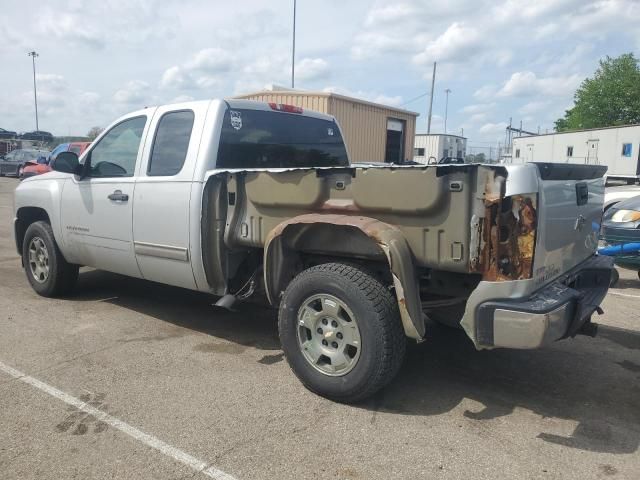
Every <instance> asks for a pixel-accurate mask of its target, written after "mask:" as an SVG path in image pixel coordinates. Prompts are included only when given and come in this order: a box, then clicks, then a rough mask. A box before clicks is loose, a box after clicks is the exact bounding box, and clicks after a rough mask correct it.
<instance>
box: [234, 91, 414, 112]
mask: <svg viewBox="0 0 640 480" xmlns="http://www.w3.org/2000/svg"><path fill="white" fill-rule="evenodd" d="M257 95H300V96H304V97H327V98H329V97H331V98H338V99H340V100H346V101H348V102H354V103H361V104H364V105H371V106H373V107H378V108H384V109H385V110H393V111H394V112H402V113H404V114H407V115H413V116H415V117H417V116H419V115H420V114H419V113H418V112H412V111H411V110H405V109H403V108H398V107H392V106H391V105H384V104H382V103H375V102H370V101H368V100H363V99H361V98H355V97H348V96H346V95H340V94H338V93H335V92H310V91H306V90H294V89H285V88H281V87H278V88H274V89H273V90H261V91H259V92H251V93H243V94H242V95H236V96H235V97H234V98H248V97H255V96H257Z"/></svg>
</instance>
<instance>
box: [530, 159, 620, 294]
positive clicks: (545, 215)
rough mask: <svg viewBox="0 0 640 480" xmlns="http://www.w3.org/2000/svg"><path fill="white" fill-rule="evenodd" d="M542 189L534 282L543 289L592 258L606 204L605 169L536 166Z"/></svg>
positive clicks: (559, 165) (558, 165)
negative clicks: (603, 208) (603, 206)
mask: <svg viewBox="0 0 640 480" xmlns="http://www.w3.org/2000/svg"><path fill="white" fill-rule="evenodd" d="M536 166H537V167H538V171H539V176H540V187H539V203H538V232H537V239H536V249H535V256H534V262H533V278H534V280H535V283H536V284H537V285H543V284H546V283H548V282H550V281H551V280H553V279H555V278H557V277H558V276H559V275H561V274H562V273H565V272H567V271H569V270H571V269H572V268H573V267H575V266H576V265H578V264H579V263H581V262H583V261H584V260H586V259H587V258H588V257H590V256H592V255H593V254H594V253H595V251H596V249H597V246H598V232H599V230H600V221H601V218H602V205H603V202H604V179H603V175H604V174H605V172H606V171H607V167H606V166H603V165H575V164H562V163H560V164H558V163H537V164H536Z"/></svg>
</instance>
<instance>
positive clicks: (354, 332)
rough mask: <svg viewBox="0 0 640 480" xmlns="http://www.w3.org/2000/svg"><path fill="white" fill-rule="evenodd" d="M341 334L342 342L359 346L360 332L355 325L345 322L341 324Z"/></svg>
mask: <svg viewBox="0 0 640 480" xmlns="http://www.w3.org/2000/svg"><path fill="white" fill-rule="evenodd" d="M351 323H352V322H351ZM342 335H343V341H344V343H346V344H347V345H353V346H354V347H357V348H360V334H359V333H358V329H357V327H356V326H355V325H351V324H347V325H346V326H343V329H342Z"/></svg>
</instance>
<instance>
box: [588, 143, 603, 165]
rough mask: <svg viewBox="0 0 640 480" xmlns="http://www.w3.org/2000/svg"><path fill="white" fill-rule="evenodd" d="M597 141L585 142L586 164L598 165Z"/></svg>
mask: <svg viewBox="0 0 640 480" xmlns="http://www.w3.org/2000/svg"><path fill="white" fill-rule="evenodd" d="M598 163H600V162H598V140H589V141H588V142H587V164H589V165H598Z"/></svg>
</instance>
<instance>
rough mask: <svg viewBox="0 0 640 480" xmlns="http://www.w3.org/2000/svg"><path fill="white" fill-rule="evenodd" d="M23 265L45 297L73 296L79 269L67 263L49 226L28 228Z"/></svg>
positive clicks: (32, 283)
mask: <svg viewBox="0 0 640 480" xmlns="http://www.w3.org/2000/svg"><path fill="white" fill-rule="evenodd" d="M22 264H23V265H24V269H25V273H26V274H27V279H28V280H29V283H30V284H31V287H32V288H33V289H34V290H35V291H36V293H38V294H39V295H42V296H43V297H55V296H59V295H64V294H66V293H69V292H70V291H71V290H72V289H73V287H74V286H75V283H76V280H77V279H78V265H73V264H71V263H68V262H67V261H66V260H65V259H64V257H63V256H62V253H61V252H60V250H59V249H58V245H57V244H56V241H55V238H54V237H53V231H52V230H51V225H49V224H48V223H47V222H43V221H38V222H34V223H32V224H31V225H29V227H28V228H27V231H26V233H25V236H24V240H23V242H22Z"/></svg>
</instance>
